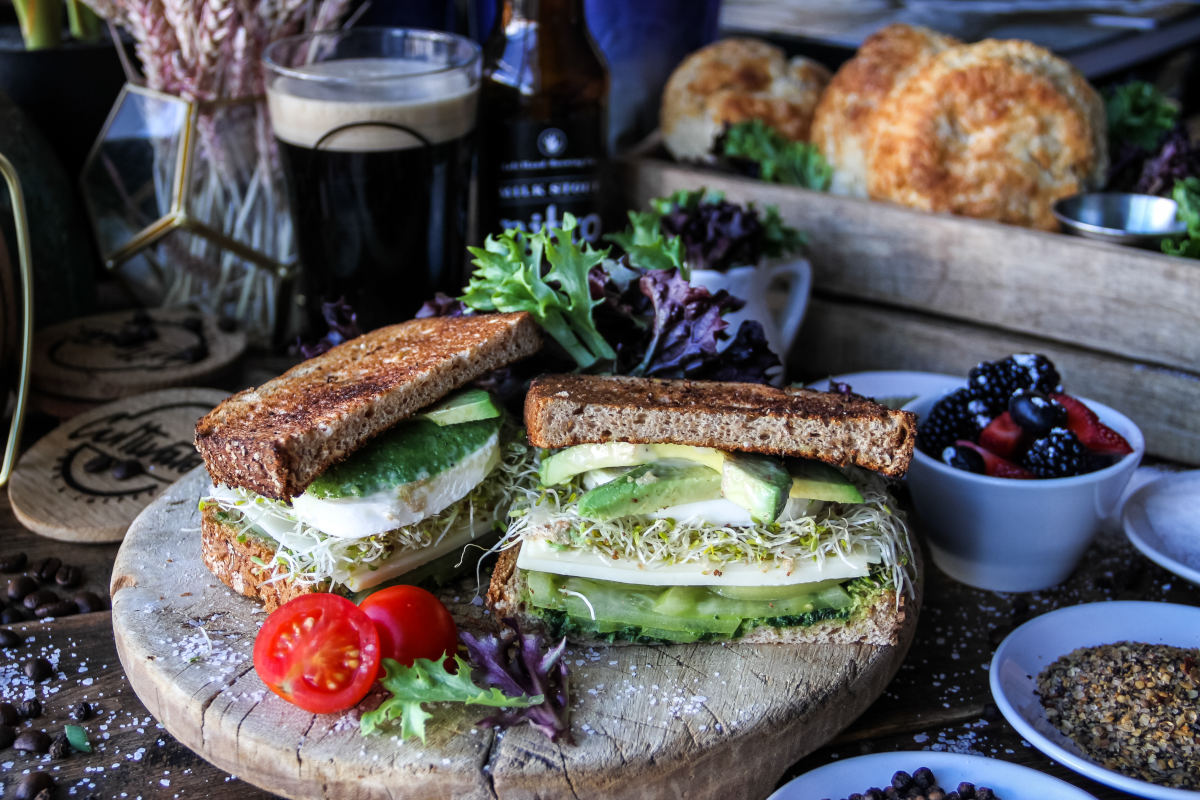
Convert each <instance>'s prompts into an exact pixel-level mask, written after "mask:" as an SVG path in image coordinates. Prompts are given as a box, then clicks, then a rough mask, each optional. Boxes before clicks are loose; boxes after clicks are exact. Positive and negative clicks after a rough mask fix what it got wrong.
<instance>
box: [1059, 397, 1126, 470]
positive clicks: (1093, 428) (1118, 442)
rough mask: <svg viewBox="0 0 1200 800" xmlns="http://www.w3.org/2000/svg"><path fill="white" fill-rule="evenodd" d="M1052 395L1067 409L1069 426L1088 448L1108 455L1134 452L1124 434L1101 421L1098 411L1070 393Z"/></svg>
mask: <svg viewBox="0 0 1200 800" xmlns="http://www.w3.org/2000/svg"><path fill="white" fill-rule="evenodd" d="M1050 396H1051V397H1052V398H1054V400H1055V402H1057V403H1058V404H1059V405H1060V406H1062V407H1063V408H1065V409H1066V410H1067V428H1069V429H1070V431H1071V433H1073V434H1075V438H1077V439H1078V440H1079V442H1080V444H1082V445H1083V446H1084V447H1086V448H1087V449H1088V450H1090V451H1092V452H1093V453H1100V454H1101V455H1107V456H1123V455H1125V454H1126V453H1132V452H1133V448H1132V447H1130V446H1129V442H1127V441H1125V437H1124V436H1122V435H1121V434H1119V433H1117V432H1116V431H1114V430H1113V429H1112V428H1110V427H1108V426H1107V425H1105V424H1104V423H1103V422H1101V421H1100V418H1099V417H1097V416H1096V412H1094V411H1092V410H1091V409H1090V408H1088V407H1087V406H1085V405H1084V404H1083V403H1082V402H1080V401H1079V400H1077V399H1076V398H1074V397H1071V395H1069V394H1052V395H1050Z"/></svg>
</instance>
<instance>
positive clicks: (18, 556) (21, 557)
mask: <svg viewBox="0 0 1200 800" xmlns="http://www.w3.org/2000/svg"><path fill="white" fill-rule="evenodd" d="M28 560H29V557H28V556H26V555H25V554H24V553H5V554H4V555H2V556H0V572H20V571H21V570H23V569H25V563H26V562H27V561H28Z"/></svg>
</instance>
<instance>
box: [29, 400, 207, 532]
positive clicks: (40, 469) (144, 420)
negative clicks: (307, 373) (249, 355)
mask: <svg viewBox="0 0 1200 800" xmlns="http://www.w3.org/2000/svg"><path fill="white" fill-rule="evenodd" d="M228 395H229V393H228V392H224V391H222V390H220V389H200V388H195V387H189V388H186V389H163V390H162V391H158V392H148V393H146V394H142V395H138V396H137V397H127V398H125V399H123V400H117V401H116V402H113V403H106V404H105V405H102V406H99V407H98V408H93V409H92V410H90V411H86V412H84V413H82V414H79V415H78V416H75V417H72V418H71V419H69V420H67V421H66V422H64V423H63V424H62V425H60V426H58V427H57V428H55V429H54V430H53V431H51V432H50V433H48V434H47V435H46V436H44V437H43V438H42V439H41V440H39V441H38V442H37V444H35V445H34V446H33V447H31V448H29V451H28V452H27V453H25V454H24V455H22V456H21V460H20V461H18V462H17V466H16V469H14V470H13V474H12V478H11V480H10V482H9V485H8V498H9V501H10V502H11V503H12V510H13V514H15V515H16V517H17V519H18V520H19V521H20V523H21V524H22V525H24V526H25V527H26V528H29V529H30V530H31V531H34V532H35V533H39V534H41V535H42V536H48V537H50V538H51V539H60V540H63V541H67V542H119V541H121V537H123V536H124V535H125V530H126V529H127V528H128V527H129V523H131V522H133V520H134V517H136V516H137V515H138V514H139V513H141V511H142V509H143V508H145V507H146V506H148V505H149V504H150V502H151V501H152V500H154V498H156V497H158V496H159V495H160V494H162V493H163V492H164V491H165V490H166V489H168V488H169V487H170V486H171V484H173V483H175V482H176V481H177V480H179V479H180V478H181V477H182V476H183V475H186V474H187V473H189V472H191V471H192V470H193V469H195V467H196V465H198V464H200V463H201V460H200V455H199V454H198V453H197V452H196V448H195V445H193V444H192V438H193V432H194V430H195V428H196V420H198V419H200V417H202V416H204V415H205V414H207V413H208V412H209V411H211V410H212V408H213V407H214V406H215V405H217V404H218V403H220V402H221V401H222V400H224V399H225V398H226V397H227V396H228Z"/></svg>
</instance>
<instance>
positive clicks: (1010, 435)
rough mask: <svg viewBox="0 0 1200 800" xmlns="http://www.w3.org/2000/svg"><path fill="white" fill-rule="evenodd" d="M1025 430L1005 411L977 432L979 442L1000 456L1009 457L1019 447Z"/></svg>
mask: <svg viewBox="0 0 1200 800" xmlns="http://www.w3.org/2000/svg"><path fill="white" fill-rule="evenodd" d="M1024 437H1025V430H1024V428H1022V427H1021V426H1020V425H1018V424H1017V423H1016V421H1015V420H1013V418H1012V415H1011V414H1009V413H1008V412H1007V411H1005V412H1004V413H1003V414H1000V415H998V416H997V417H996V418H995V419H993V420H992V421H991V422H989V423H988V426H987V427H986V428H984V429H983V430H982V431H981V432H980V433H979V444H980V446H982V447H983V448H984V449H985V450H991V451H992V452H993V453H995V454H996V455H998V456H1000V457H1002V458H1008V459H1011V458H1012V457H1013V456H1014V455H1015V454H1016V453H1017V451H1018V450H1020V449H1021V441H1022V439H1023V438H1024Z"/></svg>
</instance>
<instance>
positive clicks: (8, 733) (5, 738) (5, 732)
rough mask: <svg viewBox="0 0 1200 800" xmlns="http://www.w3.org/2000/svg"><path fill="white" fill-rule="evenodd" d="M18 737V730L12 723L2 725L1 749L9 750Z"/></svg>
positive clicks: (0, 727)
mask: <svg viewBox="0 0 1200 800" xmlns="http://www.w3.org/2000/svg"><path fill="white" fill-rule="evenodd" d="M16 739H17V732H16V731H15V730H13V726H12V725H0V750H7V749H8V748H10V747H12V743H13V742H14V741H16Z"/></svg>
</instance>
